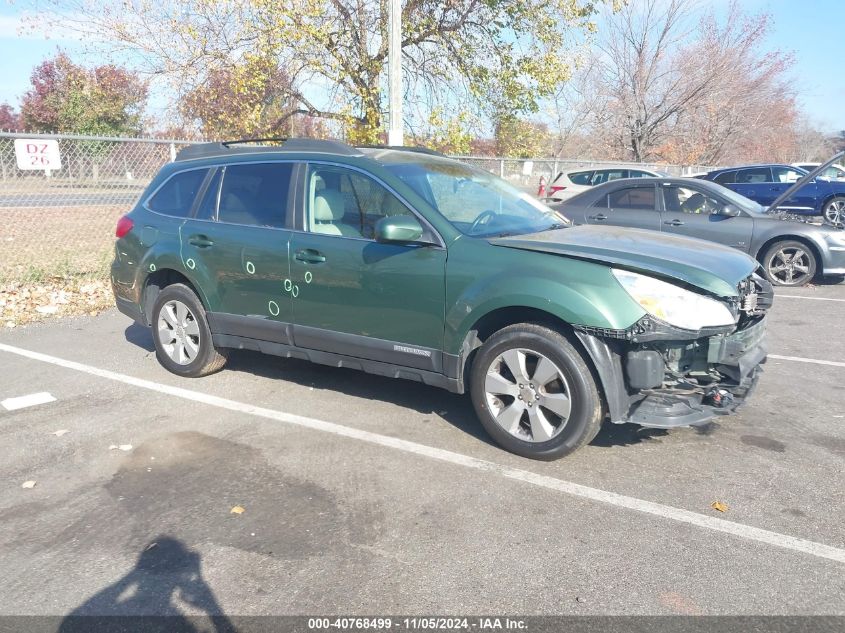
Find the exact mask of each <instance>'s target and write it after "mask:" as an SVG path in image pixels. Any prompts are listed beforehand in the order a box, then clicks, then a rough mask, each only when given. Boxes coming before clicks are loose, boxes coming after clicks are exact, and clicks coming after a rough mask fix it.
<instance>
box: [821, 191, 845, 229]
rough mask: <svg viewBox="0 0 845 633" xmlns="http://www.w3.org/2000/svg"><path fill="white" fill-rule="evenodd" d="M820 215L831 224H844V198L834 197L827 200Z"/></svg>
mask: <svg viewBox="0 0 845 633" xmlns="http://www.w3.org/2000/svg"><path fill="white" fill-rule="evenodd" d="M822 215H823V216H824V219H825V220H827V221H828V222H830V223H831V224H842V223H843V222H845V197H843V196H835V197H833V198H831V199H830V200H828V201H827V202H826V203H825V205H824V209H823V210H822Z"/></svg>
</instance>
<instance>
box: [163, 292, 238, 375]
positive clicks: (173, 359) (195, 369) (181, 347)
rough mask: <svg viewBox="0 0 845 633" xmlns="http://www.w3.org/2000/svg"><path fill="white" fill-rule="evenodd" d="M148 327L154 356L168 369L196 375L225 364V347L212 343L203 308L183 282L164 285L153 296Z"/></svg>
mask: <svg viewBox="0 0 845 633" xmlns="http://www.w3.org/2000/svg"><path fill="white" fill-rule="evenodd" d="M152 327H153V341H154V342H155V348H156V358H158V362H159V363H161V365H162V366H163V367H164V368H165V369H167V370H168V371H170V372H172V373H174V374H176V375H178V376H185V377H188V378H198V377H200V376H207V375H208V374H213V373H214V372H216V371H219V370H220V369H222V368H223V366H224V365H225V364H226V357H227V351H228V350H218V349H217V348H215V347H214V343H213V342H212V340H211V330H210V329H209V327H208V319H207V318H206V316H205V309H204V308H203V307H202V303H201V302H200V300H199V299H198V298H197V296H196V294H194V291H193V290H191V289H190V288H189V287H188V286H186V285H184V284H173V285H171V286H167V287H166V288H164V289H163V290H162V291H161V292H160V293H159V295H158V297H156V301H155V305H153V321H152Z"/></svg>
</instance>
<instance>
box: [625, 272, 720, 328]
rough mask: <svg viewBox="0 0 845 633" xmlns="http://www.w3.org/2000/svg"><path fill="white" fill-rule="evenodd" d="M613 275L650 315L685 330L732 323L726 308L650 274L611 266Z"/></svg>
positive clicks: (712, 300)
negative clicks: (641, 273)
mask: <svg viewBox="0 0 845 633" xmlns="http://www.w3.org/2000/svg"><path fill="white" fill-rule="evenodd" d="M613 275H614V277H616V279H617V281H618V282H619V283H620V284H621V285H622V287H623V288H624V289H625V291H626V292H627V293H628V294H629V295H631V298H632V299H633V300H634V301H636V302H637V303H639V304H640V306H642V308H643V310H645V311H646V312H648V313H649V314H650V315H652V316H653V317H656V318H658V319H660V320H661V321H665V322H666V323H669V324H670V325H674V326H675V327H679V328H683V329H685V330H700V329H701V328H704V327H719V326H724V325H734V324H735V323H736V319H735V318H734V315H733V314H731V311H730V310H728V307H727V306H726V305H725V304H723V303H721V302H720V301H716V300H715V299H710V298H709V297H705V296H702V295H700V294H697V293H695V292H690V291H689V290H684V289H683V288H681V287H679V286H676V285H674V284H670V283H666V282H665V281H660V280H659V279H655V278H654V277H649V276H647V275H640V274H638V273H632V272H630V271H628V270H618V269H616V268H614V269H613Z"/></svg>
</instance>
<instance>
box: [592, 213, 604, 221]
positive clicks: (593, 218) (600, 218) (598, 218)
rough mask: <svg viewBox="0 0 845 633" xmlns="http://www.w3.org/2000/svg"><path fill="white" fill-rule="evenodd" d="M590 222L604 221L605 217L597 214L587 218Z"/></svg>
mask: <svg viewBox="0 0 845 633" xmlns="http://www.w3.org/2000/svg"><path fill="white" fill-rule="evenodd" d="M589 219H590V220H606V219H607V216H606V215H605V214H604V213H599V214H598V215H591V216H589Z"/></svg>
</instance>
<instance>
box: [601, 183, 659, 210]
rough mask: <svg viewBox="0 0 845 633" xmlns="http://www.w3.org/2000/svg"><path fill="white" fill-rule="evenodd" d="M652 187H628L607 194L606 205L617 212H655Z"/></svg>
mask: <svg viewBox="0 0 845 633" xmlns="http://www.w3.org/2000/svg"><path fill="white" fill-rule="evenodd" d="M654 202H655V195H654V187H628V188H627V189H619V190H618V191H614V192H612V193H609V194H608V205H609V206H610V208H611V209H617V210H625V209H629V210H649V211H654V210H655V205H654Z"/></svg>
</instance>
